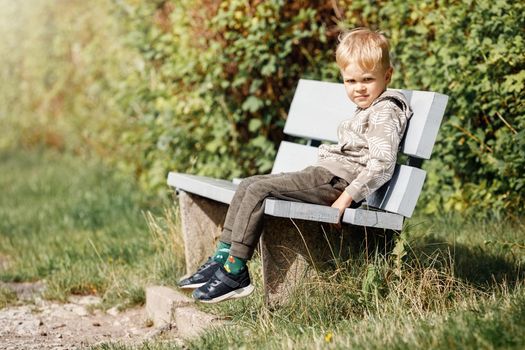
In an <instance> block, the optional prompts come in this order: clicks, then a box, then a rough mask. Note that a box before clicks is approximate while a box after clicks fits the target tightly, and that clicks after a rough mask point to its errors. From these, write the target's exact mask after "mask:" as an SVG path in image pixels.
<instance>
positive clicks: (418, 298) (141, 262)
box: [0, 152, 525, 350]
mask: <svg viewBox="0 0 525 350" xmlns="http://www.w3.org/2000/svg"><path fill="white" fill-rule="evenodd" d="M0 168H1V169H0V186H2V189H3V196H2V197H1V198H0V279H1V280H3V281H6V282H7V281H32V280H45V282H46V285H47V292H46V296H47V297H48V298H53V299H59V300H63V299H65V298H67V296H68V295H70V294H72V293H73V294H97V295H100V296H102V297H103V299H104V301H105V303H106V305H107V306H109V305H115V304H121V305H123V306H126V305H134V304H140V303H142V302H143V300H144V286H145V285H147V284H148V283H162V284H168V285H173V284H174V283H175V279H176V277H178V276H180V275H181V273H182V270H183V262H182V257H183V251H182V246H181V244H180V238H179V236H180V228H179V223H178V220H177V215H176V214H175V212H176V208H172V209H170V210H165V211H164V212H160V210H161V209H160V208H163V207H165V206H166V202H162V201H151V200H149V199H148V197H147V196H146V195H144V194H142V193H141V192H140V190H139V189H138V188H137V187H136V185H135V184H134V183H133V181H130V180H126V179H123V178H119V177H118V176H117V175H115V173H114V172H112V171H111V170H110V169H108V168H107V167H105V166H103V165H102V164H100V163H98V162H96V161H93V160H86V159H78V158H74V157H69V156H65V155H61V154H57V153H52V152H42V153H27V152H8V153H3V154H1V155H0ZM155 208H156V211H154V212H153V214H152V213H150V212H148V210H151V209H155ZM144 213H146V214H144ZM524 237H525V225H523V221H518V222H516V221H513V222H510V221H494V220H487V221H486V222H475V221H472V220H466V219H463V218H461V217H459V216H457V215H448V216H444V217H441V218H436V217H421V216H420V217H416V218H412V219H410V220H409V221H408V225H407V227H406V228H405V230H404V231H403V234H402V235H401V236H400V237H398V241H397V244H396V248H395V249H394V251H393V252H391V253H390V254H388V255H386V256H385V255H383V254H381V253H379V252H377V251H374V250H370V251H368V252H367V251H365V250H364V249H360V250H357V251H353V253H352V254H350V258H349V259H347V260H345V261H338V264H336V266H337V268H335V269H334V270H332V271H326V272H322V273H320V274H319V275H318V276H315V277H314V278H312V279H311V280H309V281H307V282H305V283H303V284H302V286H301V288H299V289H298V290H297V292H296V294H295V295H294V296H293V297H292V298H291V299H290V301H289V302H288V303H287V304H285V305H283V306H282V307H280V308H277V309H269V308H267V307H266V306H265V305H264V302H263V293H262V285H261V276H260V275H261V269H260V260H259V259H258V258H257V257H256V258H255V259H254V260H253V261H251V262H250V271H252V275H253V280H254V283H255V284H256V287H257V288H256V292H255V293H254V294H253V295H252V296H250V297H248V298H244V299H241V300H236V301H228V302H225V303H221V304H217V305H201V306H199V307H200V308H202V309H203V310H206V311H208V312H213V313H216V314H219V315H222V316H224V317H225V318H227V319H229V320H231V322H230V323H229V324H228V325H227V326H225V327H222V328H220V329H217V330H212V331H209V332H207V333H205V334H204V335H203V336H202V337H200V338H197V339H193V340H191V341H188V342H187V346H188V347H189V348H191V349H227V348H246V349H259V348H261V349H315V348H331V349H346V348H355V349H384V348H389V349H390V348H392V349H447V350H448V349H497V348H501V349H522V348H525V335H524V332H523V329H525V286H524V280H525V272H524V269H523V267H524V265H525V238H524ZM360 239H361V238H359V236H358V235H355V240H357V241H359V240H360ZM15 302H17V300H16V296H15V295H13V293H11V292H9V291H8V290H6V289H2V290H0V307H4V306H6V305H9V304H11V303H15ZM175 348H177V346H176V345H174V344H170V343H166V342H165V341H160V340H159V341H149V342H145V343H143V344H140V345H137V346H135V347H130V346H124V345H120V344H111V343H108V344H101V345H99V346H97V347H95V348H94V349H155V350H157V349H175Z"/></svg>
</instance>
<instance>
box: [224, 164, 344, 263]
mask: <svg viewBox="0 0 525 350" xmlns="http://www.w3.org/2000/svg"><path fill="white" fill-rule="evenodd" d="M346 186H348V182H346V180H344V179H341V178H339V177H337V176H335V175H333V174H332V173H331V172H330V171H328V170H327V169H325V168H323V167H316V166H311V167H308V168H306V169H304V170H301V171H297V172H293V173H281V174H270V175H256V176H251V177H248V178H246V179H244V180H243V181H242V182H241V183H240V184H239V187H238V188H237V191H236V192H235V195H234V197H233V199H232V202H231V204H230V207H229V209H228V213H227V214H226V219H225V222H224V229H223V231H222V235H221V237H220V240H221V241H222V242H225V243H230V244H231V248H230V254H231V255H233V256H235V257H238V258H242V259H250V258H251V257H252V255H253V252H254V251H255V247H256V246H257V243H258V242H259V238H260V237H261V233H262V219H263V216H264V200H265V199H266V198H268V197H273V198H277V199H284V200H290V201H301V202H308V203H314V204H322V205H332V203H333V202H335V200H336V199H337V198H338V197H339V196H340V195H341V193H342V192H343V191H344V190H345V188H346Z"/></svg>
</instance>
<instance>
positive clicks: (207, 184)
mask: <svg viewBox="0 0 525 350" xmlns="http://www.w3.org/2000/svg"><path fill="white" fill-rule="evenodd" d="M168 185H170V186H171V187H174V188H176V189H179V190H183V191H186V192H189V193H193V194H197V195H199V196H202V197H205V198H209V199H213V200H215V201H218V202H221V203H226V204H230V203H231V201H232V198H233V195H234V194H235V190H236V189H237V185H236V184H234V183H232V182H231V181H227V180H219V179H214V178H211V177H206V176H197V175H189V174H181V173H175V172H170V173H169V174H168Z"/></svg>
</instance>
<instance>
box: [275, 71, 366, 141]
mask: <svg viewBox="0 0 525 350" xmlns="http://www.w3.org/2000/svg"><path fill="white" fill-rule="evenodd" d="M355 108H356V106H355V105H354V104H353V103H352V102H351V101H350V100H349V99H348V97H347V96H346V91H345V88H344V86H343V84H338V83H329V82H324V81H315V80H306V79H300V80H299V84H298V85H297V89H296V90H295V94H294V97H293V100H292V104H291V105H290V110H289V111H288V117H287V119H286V125H285V126H284V133H285V134H287V135H292V136H298V137H304V138H306V139H314V140H326V141H332V142H337V126H338V125H339V124H340V123H341V122H342V121H343V120H345V119H348V118H349V117H351V116H353V115H354V111H355Z"/></svg>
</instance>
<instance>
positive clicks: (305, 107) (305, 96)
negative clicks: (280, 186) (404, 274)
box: [272, 79, 448, 217]
mask: <svg viewBox="0 0 525 350" xmlns="http://www.w3.org/2000/svg"><path fill="white" fill-rule="evenodd" d="M400 91H401V92H402V93H403V94H404V95H405V96H406V97H407V99H408V100H409V102H410V106H411V108H412V110H413V112H414V114H413V116H412V118H411V119H410V121H409V123H408V127H407V130H406V133H405V137H404V140H403V142H402V144H401V149H400V151H401V152H402V153H404V154H406V155H408V156H410V157H414V158H419V159H429V158H430V155H431V154H432V148H433V147H434V143H435V140H436V136H437V133H438V130H439V126H440V124H441V120H442V118H443V114H444V112H445V107H446V105H447V101H448V96H446V95H443V94H439V93H435V92H427V91H415V90H414V91H412V90H400ZM355 108H356V106H355V105H354V104H353V103H352V102H351V101H350V100H349V99H348V97H347V95H346V91H345V88H344V85H343V84H339V83H329V82H322V81H315V80H306V79H301V80H299V84H298V86H297V89H296V91H295V95H294V98H293V101H292V104H291V106H290V110H289V112H288V118H287V120H286V125H285V127H284V133H285V134H287V135H290V136H296V137H301V138H304V139H306V140H307V141H308V143H310V141H330V142H337V127H338V125H339V124H340V123H341V122H342V121H343V120H345V119H348V118H349V117H351V116H352V115H353V114H354V111H355ZM316 160H317V147H312V146H308V145H301V144H295V143H292V142H287V141H283V142H282V143H281V145H280V147H279V151H278V153H277V157H276V159H275V162H274V166H273V169H272V173H279V172H288V171H297V170H301V169H303V168H305V167H306V166H308V165H312V164H313V163H315V162H316ZM425 175H426V174H425V172H424V171H423V170H421V169H418V168H415V167H410V166H407V165H398V166H397V167H396V171H395V173H394V176H393V178H392V180H391V181H390V182H389V183H388V184H385V185H384V186H383V187H382V188H381V189H380V190H378V191H376V193H374V194H372V195H371V196H370V197H368V198H367V204H368V205H369V206H372V207H377V208H380V209H383V210H386V211H390V212H394V213H398V214H402V215H404V216H407V217H410V216H411V215H412V213H413V211H414V208H415V205H416V202H417V199H418V198H419V194H420V193H421V189H422V187H423V182H424V179H425Z"/></svg>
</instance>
